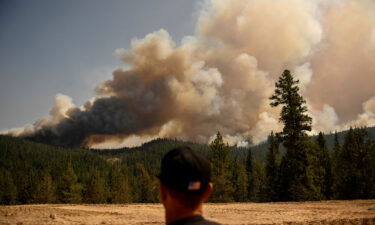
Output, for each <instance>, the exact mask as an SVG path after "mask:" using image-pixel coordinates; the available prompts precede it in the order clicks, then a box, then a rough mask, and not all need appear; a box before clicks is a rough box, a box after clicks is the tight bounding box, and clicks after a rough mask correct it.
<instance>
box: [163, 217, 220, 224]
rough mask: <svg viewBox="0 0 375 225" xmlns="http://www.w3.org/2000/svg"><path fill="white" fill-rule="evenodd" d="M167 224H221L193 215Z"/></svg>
mask: <svg viewBox="0 0 375 225" xmlns="http://www.w3.org/2000/svg"><path fill="white" fill-rule="evenodd" d="M169 225H221V224H220V223H216V222H214V221H211V220H206V219H205V218H203V217H202V216H194V217H189V218H184V219H181V220H178V221H175V222H173V223H170V224H169Z"/></svg>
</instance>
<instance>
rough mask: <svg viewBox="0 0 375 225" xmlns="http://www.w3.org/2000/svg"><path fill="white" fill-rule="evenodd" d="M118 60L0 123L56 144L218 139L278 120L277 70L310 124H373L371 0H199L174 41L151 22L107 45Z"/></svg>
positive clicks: (232, 138) (254, 136) (247, 136)
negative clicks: (108, 72)
mask: <svg viewBox="0 0 375 225" xmlns="http://www.w3.org/2000/svg"><path fill="white" fill-rule="evenodd" d="M116 53H117V55H119V57H120V58H121V60H123V61H124V62H125V63H126V65H127V67H126V68H118V69H116V70H115V71H113V78H112V79H111V80H107V81H105V82H103V83H101V84H99V85H98V86H97V88H96V93H97V97H96V98H95V99H92V100H90V101H88V102H87V103H86V104H85V105H84V106H81V107H77V106H75V105H74V104H73V103H72V99H70V98H69V97H68V96H65V95H61V94H59V95H57V96H56V98H55V105H54V106H53V107H52V109H51V110H50V113H49V116H47V117H46V118H43V119H41V120H39V121H37V122H35V123H34V124H33V125H28V126H25V127H23V128H18V129H13V130H10V131H7V132H6V133H7V134H10V135H15V136H24V137H32V138H33V139H35V140H39V141H47V142H50V143H54V144H59V145H65V146H77V145H84V146H89V147H101V148H105V147H109V148H112V147H120V146H132V145H136V144H139V143H142V142H144V141H147V140H150V139H153V138H156V137H166V138H174V137H176V138H180V139H184V140H190V141H198V142H208V141H210V140H212V138H213V136H214V135H215V133H216V132H217V131H220V132H221V133H222V134H224V138H225V140H226V141H227V142H228V143H230V144H233V145H234V144H237V145H240V146H245V145H247V144H248V142H249V141H251V142H252V143H255V144H256V143H259V142H261V141H264V140H265V139H266V137H267V135H269V134H270V132H271V131H278V130H280V128H281V125H280V124H279V123H278V113H279V109H275V108H271V107H270V106H269V100H268V98H269V97H270V95H271V94H272V92H273V90H274V83H275V82H276V80H277V78H278V76H279V75H280V74H281V73H282V72H283V70H284V69H289V70H291V71H292V73H293V74H294V75H295V77H297V78H298V79H299V80H300V89H301V94H302V95H303V96H304V97H305V98H306V99H307V102H308V107H309V113H310V114H311V116H312V117H313V131H312V133H316V132H318V131H323V132H329V131H334V130H341V129H346V128H348V127H349V126H374V125H375V89H374V86H375V63H374V62H375V2H374V1H370V0H325V1H323V0H311V1H306V0H237V1H227V0H211V1H204V2H202V4H201V12H200V13H199V20H198V24H197V26H196V34H195V35H194V36H189V37H185V38H184V39H183V40H182V42H181V44H179V45H178V44H176V43H174V42H173V40H172V38H171V37H170V36H169V34H168V32H167V31H165V30H163V29H161V30H159V31H155V32H152V33H150V34H148V35H146V36H145V37H144V38H142V39H134V40H133V41H132V43H131V47H130V49H127V50H125V49H117V50H116Z"/></svg>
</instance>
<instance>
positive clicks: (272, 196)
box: [265, 132, 280, 202]
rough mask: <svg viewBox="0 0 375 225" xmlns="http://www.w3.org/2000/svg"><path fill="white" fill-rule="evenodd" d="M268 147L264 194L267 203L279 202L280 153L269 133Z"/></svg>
mask: <svg viewBox="0 0 375 225" xmlns="http://www.w3.org/2000/svg"><path fill="white" fill-rule="evenodd" d="M268 143H269V147H268V152H267V158H266V187H265V189H266V193H267V199H266V200H267V201H272V202H273V201H278V200H279V173H280V153H279V146H278V143H277V141H276V138H275V135H274V134H273V132H272V133H271V135H270V137H269V139H268Z"/></svg>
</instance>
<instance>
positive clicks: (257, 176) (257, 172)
mask: <svg viewBox="0 0 375 225" xmlns="http://www.w3.org/2000/svg"><path fill="white" fill-rule="evenodd" d="M253 176H254V183H253V184H254V188H253V201H255V202H264V201H265V200H266V194H267V193H266V192H265V185H266V174H265V170H264V164H263V163H261V162H259V161H258V160H254V163H253Z"/></svg>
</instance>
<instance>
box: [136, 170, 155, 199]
mask: <svg viewBox="0 0 375 225" xmlns="http://www.w3.org/2000/svg"><path fill="white" fill-rule="evenodd" d="M135 178H136V180H137V183H136V189H135V191H136V192H137V195H138V198H137V201H138V202H143V203H145V202H157V201H158V193H157V191H156V190H157V184H156V182H155V180H153V179H152V178H151V176H150V174H149V173H148V171H147V170H146V168H145V166H144V165H143V164H142V163H137V164H136V174H135Z"/></svg>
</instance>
